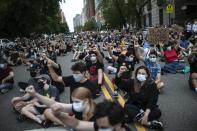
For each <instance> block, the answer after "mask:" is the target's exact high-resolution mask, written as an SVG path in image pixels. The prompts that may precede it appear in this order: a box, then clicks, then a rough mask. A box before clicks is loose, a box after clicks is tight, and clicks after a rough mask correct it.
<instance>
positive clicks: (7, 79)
mask: <svg viewBox="0 0 197 131" xmlns="http://www.w3.org/2000/svg"><path fill="white" fill-rule="evenodd" d="M13 87H14V72H13V70H12V68H11V67H9V66H8V64H7V62H6V60H4V59H2V58H0V92H1V93H6V92H7V91H8V90H9V89H12V88H13Z"/></svg>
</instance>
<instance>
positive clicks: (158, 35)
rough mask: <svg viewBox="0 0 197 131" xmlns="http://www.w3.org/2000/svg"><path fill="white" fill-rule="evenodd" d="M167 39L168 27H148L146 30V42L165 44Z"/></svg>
mask: <svg viewBox="0 0 197 131" xmlns="http://www.w3.org/2000/svg"><path fill="white" fill-rule="evenodd" d="M168 41H169V29H166V28H150V29H149V30H148V43H149V44H150V45H157V44H159V42H162V43H163V44H167V43H168Z"/></svg>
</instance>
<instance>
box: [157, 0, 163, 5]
mask: <svg viewBox="0 0 197 131" xmlns="http://www.w3.org/2000/svg"><path fill="white" fill-rule="evenodd" d="M164 2H165V0H157V5H158V6H162V5H163V4H164Z"/></svg>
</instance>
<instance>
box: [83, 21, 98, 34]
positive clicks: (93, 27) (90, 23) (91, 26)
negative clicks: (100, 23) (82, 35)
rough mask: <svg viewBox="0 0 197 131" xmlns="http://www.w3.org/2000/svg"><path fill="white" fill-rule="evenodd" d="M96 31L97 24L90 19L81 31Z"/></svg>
mask: <svg viewBox="0 0 197 131" xmlns="http://www.w3.org/2000/svg"><path fill="white" fill-rule="evenodd" d="M96 29H97V24H96V21H95V19H90V20H89V21H88V22H86V23H85V25H84V27H83V30H84V31H93V30H96Z"/></svg>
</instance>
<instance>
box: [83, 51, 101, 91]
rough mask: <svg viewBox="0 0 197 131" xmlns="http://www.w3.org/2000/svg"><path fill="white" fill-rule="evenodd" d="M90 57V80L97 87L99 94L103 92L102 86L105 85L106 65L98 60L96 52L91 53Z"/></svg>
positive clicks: (87, 64)
mask: <svg viewBox="0 0 197 131" xmlns="http://www.w3.org/2000/svg"><path fill="white" fill-rule="evenodd" d="M89 55H90V60H89V61H87V62H86V66H87V70H88V73H89V80H90V81H92V82H93V83H94V84H95V85H96V86H97V91H98V92H97V93H99V92H100V90H101V85H102V83H103V70H104V65H103V63H101V62H100V61H98V60H97V55H96V53H95V52H90V53H89Z"/></svg>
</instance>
